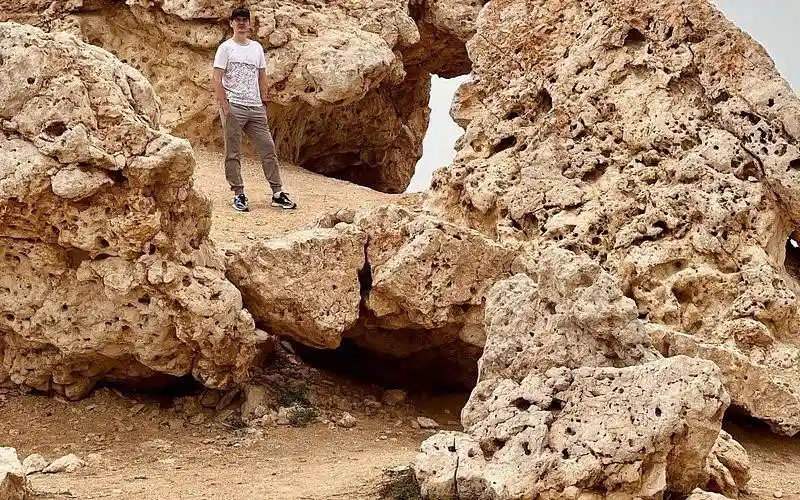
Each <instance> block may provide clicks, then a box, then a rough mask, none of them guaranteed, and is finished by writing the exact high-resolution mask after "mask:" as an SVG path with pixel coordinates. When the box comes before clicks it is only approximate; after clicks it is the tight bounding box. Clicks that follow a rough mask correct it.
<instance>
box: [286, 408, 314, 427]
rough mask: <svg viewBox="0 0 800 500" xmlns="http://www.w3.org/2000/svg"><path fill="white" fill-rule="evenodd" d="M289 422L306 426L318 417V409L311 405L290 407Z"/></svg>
mask: <svg viewBox="0 0 800 500" xmlns="http://www.w3.org/2000/svg"><path fill="white" fill-rule="evenodd" d="M286 417H287V418H288V419H289V423H290V424H292V426H294V427H305V426H307V425H308V424H310V423H311V422H313V421H314V419H315V418H317V410H315V409H314V408H312V407H310V406H299V405H296V406H292V407H291V408H289V412H288V415H287V416H286Z"/></svg>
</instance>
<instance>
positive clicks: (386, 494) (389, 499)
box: [378, 467, 422, 500]
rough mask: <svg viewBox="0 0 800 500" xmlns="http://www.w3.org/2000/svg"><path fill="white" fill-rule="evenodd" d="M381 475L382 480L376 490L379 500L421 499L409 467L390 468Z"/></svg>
mask: <svg viewBox="0 0 800 500" xmlns="http://www.w3.org/2000/svg"><path fill="white" fill-rule="evenodd" d="M383 476H384V482H383V484H382V485H381V487H380V489H379V490H378V498H380V500H422V494H421V493H420V490H419V484H417V478H416V476H415V475H414V470H413V469H412V468H411V467H400V468H398V469H390V470H387V471H385V472H384V473H383Z"/></svg>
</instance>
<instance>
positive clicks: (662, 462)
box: [415, 249, 735, 499]
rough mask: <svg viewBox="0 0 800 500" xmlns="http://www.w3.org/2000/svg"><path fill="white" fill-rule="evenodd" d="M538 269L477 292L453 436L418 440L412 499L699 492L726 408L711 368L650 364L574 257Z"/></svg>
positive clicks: (594, 278)
mask: <svg viewBox="0 0 800 500" xmlns="http://www.w3.org/2000/svg"><path fill="white" fill-rule="evenodd" d="M539 269H540V272H539V273H538V278H537V279H536V280H533V279H531V278H530V277H528V276H527V275H525V274H518V275H515V276H513V277H512V278H510V279H508V280H505V281H501V282H499V283H497V284H496V285H495V286H494V288H493V289H492V291H491V292H490V293H489V295H488V298H487V304H486V335H487V338H486V347H485V349H484V353H483V356H482V357H481V360H480V365H479V366H480V371H479V378H478V384H477V386H476V387H475V389H474V390H473V391H472V394H471V395H470V399H469V401H468V403H467V405H466V406H465V407H464V410H463V411H462V415H461V420H462V424H463V425H464V428H465V432H464V433H453V432H445V433H439V434H437V435H435V436H433V437H431V438H429V439H428V440H426V441H425V442H424V443H423V445H422V452H421V453H420V454H419V456H418V458H417V460H416V462H415V471H416V474H417V477H418V479H419V480H420V484H421V488H422V493H423V496H424V497H425V498H464V499H468V498H476V499H477V498H496V499H512V498H543V499H548V498H578V496H579V495H581V494H587V495H591V494H596V495H605V494H607V493H616V494H620V493H625V494H629V495H632V496H634V497H639V498H646V499H656V498H661V497H662V495H663V494H664V493H665V492H667V491H672V492H683V493H687V494H688V493H689V492H691V491H692V490H693V489H694V488H695V487H697V486H705V485H706V484H707V483H709V479H710V475H709V472H708V471H707V465H706V464H707V460H708V459H709V456H710V453H712V449H713V448H714V445H715V443H716V442H717V441H718V438H719V437H720V425H721V421H722V416H723V414H724V412H725V409H726V408H727V406H728V403H729V397H728V394H727V392H726V391H725V388H724V387H723V385H722V382H721V380H720V375H721V374H720V371H719V369H718V368H717V367H716V366H715V365H714V364H713V363H711V362H709V361H706V360H700V359H695V358H688V357H683V356H681V357H676V358H670V359H663V358H662V357H661V355H660V354H659V353H658V352H657V351H656V350H655V349H654V348H653V346H652V344H651V342H650V339H649V337H648V336H647V334H646V331H645V329H644V325H643V324H642V322H641V321H639V320H638V319H637V317H636V307H635V303H634V302H633V301H632V300H631V299H629V298H627V297H624V296H623V295H622V292H621V290H620V289H619V287H618V286H617V285H616V283H615V282H614V280H613V278H612V277H611V276H610V275H609V274H608V273H606V272H605V271H603V270H602V269H600V267H599V265H598V264H597V263H595V262H592V261H591V260H590V259H589V258H588V257H587V256H585V255H575V254H574V253H572V252H569V251H567V250H560V249H548V250H547V251H545V252H543V253H542V255H541V258H540V260H539ZM720 454H722V452H721V451H720ZM715 456H716V455H715ZM734 487H735V485H734Z"/></svg>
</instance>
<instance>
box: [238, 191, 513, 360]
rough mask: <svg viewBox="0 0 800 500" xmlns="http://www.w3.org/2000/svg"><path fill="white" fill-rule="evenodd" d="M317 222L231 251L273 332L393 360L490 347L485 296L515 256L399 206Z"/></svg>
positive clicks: (251, 305) (254, 307)
mask: <svg viewBox="0 0 800 500" xmlns="http://www.w3.org/2000/svg"><path fill="white" fill-rule="evenodd" d="M333 224H335V226H334V227H322V226H331V225H333ZM320 226H321V227H317V228H314V229H310V230H306V231H301V232H298V233H292V234H289V235H286V236H281V237H277V238H274V239H271V240H268V241H264V242H258V243H255V244H253V245H251V246H249V247H246V248H244V249H242V250H236V251H231V253H230V256H229V259H228V263H229V266H228V267H229V269H228V277H229V278H230V279H231V281H233V282H234V283H235V284H236V285H237V286H238V287H239V289H240V290H242V293H243V296H244V300H245V303H246V304H247V307H248V309H249V310H250V311H251V312H252V313H253V315H254V317H255V318H256V319H257V320H258V321H259V322H260V323H263V324H264V325H265V327H267V328H268V329H269V330H270V331H272V332H274V333H277V334H279V335H285V336H291V337H293V338H295V339H297V340H299V341H301V342H303V343H305V344H307V345H310V346H315V347H326V348H334V347H336V346H338V345H339V343H340V342H341V340H342V338H343V337H347V338H349V339H350V340H352V341H353V342H355V343H357V344H358V345H359V346H361V347H363V348H365V349H368V350H370V351H375V352H379V353H384V354H389V355H392V356H395V357H407V356H410V355H412V354H414V353H418V352H420V351H425V350H431V349H437V348H442V349H447V346H449V345H455V344H454V343H462V344H464V343H467V344H469V343H471V344H474V345H477V346H481V345H482V344H483V326H482V324H481V323H482V314H483V312H482V311H483V298H484V296H485V294H486V292H487V291H488V289H489V287H490V286H491V285H492V284H493V283H494V282H496V281H498V280H500V279H503V278H505V277H507V276H508V273H509V270H510V268H511V263H512V259H513V251H512V250H510V249H508V248H505V247H503V246H501V245H499V244H497V243H495V242H494V241H492V240H490V239H488V238H486V237H485V236H483V235H482V234H480V233H478V232H477V231H470V230H464V229H463V228H459V227H458V226H455V225H453V224H449V223H447V222H444V221H442V220H439V219H437V218H435V217H431V216H427V215H424V214H415V213H413V212H410V211H408V210H406V209H403V208H401V207H397V206H386V207H380V208H378V209H374V210H368V211H364V212H361V213H359V214H356V215H355V216H354V217H353V222H352V223H351V224H347V223H344V222H339V223H335V221H334V218H332V217H324V218H323V220H322V221H321V224H320ZM362 302H363V304H362ZM456 351H457V350H456ZM453 355H454V356H455V357H458V353H457V352H453Z"/></svg>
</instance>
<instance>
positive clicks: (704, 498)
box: [686, 488, 731, 500]
mask: <svg viewBox="0 0 800 500" xmlns="http://www.w3.org/2000/svg"><path fill="white" fill-rule="evenodd" d="M686 500H731V499H730V498H729V497H726V496H725V495H720V494H719V493H709V492H708V491H703V490H701V489H700V488H697V489H695V490H694V491H692V494H691V495H689V496H688V497H687V498H686Z"/></svg>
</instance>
